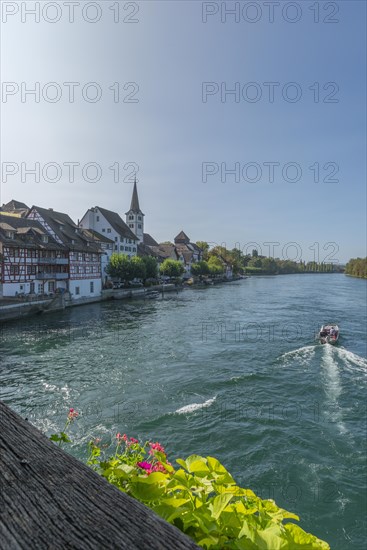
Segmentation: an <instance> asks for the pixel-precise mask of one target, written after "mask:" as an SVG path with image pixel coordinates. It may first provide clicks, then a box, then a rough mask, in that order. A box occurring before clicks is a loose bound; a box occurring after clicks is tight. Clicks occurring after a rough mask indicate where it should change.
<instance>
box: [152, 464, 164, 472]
mask: <svg viewBox="0 0 367 550" xmlns="http://www.w3.org/2000/svg"><path fill="white" fill-rule="evenodd" d="M152 472H162V473H163V474H166V473H167V470H166V469H165V467H164V466H163V464H161V463H160V462H157V464H155V465H154V466H153V468H152Z"/></svg>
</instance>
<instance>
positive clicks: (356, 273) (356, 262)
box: [345, 258, 367, 279]
mask: <svg viewBox="0 0 367 550" xmlns="http://www.w3.org/2000/svg"><path fill="white" fill-rule="evenodd" d="M345 273H346V274H347V275H352V276H353V277H361V278H363V279H367V258H352V259H351V260H349V262H348V263H347V265H346V266H345Z"/></svg>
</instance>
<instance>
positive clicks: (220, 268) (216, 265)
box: [208, 256, 224, 276]
mask: <svg viewBox="0 0 367 550" xmlns="http://www.w3.org/2000/svg"><path fill="white" fill-rule="evenodd" d="M208 266H209V270H210V274H211V275H214V276H215V275H222V274H223V273H224V263H223V261H222V260H221V259H220V258H218V256H210V258H209V260H208Z"/></svg>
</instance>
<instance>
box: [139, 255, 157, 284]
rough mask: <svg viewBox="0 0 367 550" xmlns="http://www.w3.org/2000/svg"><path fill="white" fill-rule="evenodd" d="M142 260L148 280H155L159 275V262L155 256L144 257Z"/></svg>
mask: <svg viewBox="0 0 367 550" xmlns="http://www.w3.org/2000/svg"><path fill="white" fill-rule="evenodd" d="M142 260H143V262H144V265H145V277H146V278H147V279H155V278H156V277H157V275H158V262H157V260H156V258H153V256H143V257H142Z"/></svg>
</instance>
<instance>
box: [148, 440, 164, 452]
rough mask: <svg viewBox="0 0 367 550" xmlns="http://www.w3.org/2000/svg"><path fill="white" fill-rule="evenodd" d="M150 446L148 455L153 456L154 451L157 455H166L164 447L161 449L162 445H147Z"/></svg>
mask: <svg viewBox="0 0 367 550" xmlns="http://www.w3.org/2000/svg"><path fill="white" fill-rule="evenodd" d="M149 445H150V451H149V454H150V455H152V454H154V451H158V452H159V453H163V454H166V452H165V450H164V447H162V445H161V444H160V443H158V442H157V443H149Z"/></svg>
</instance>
